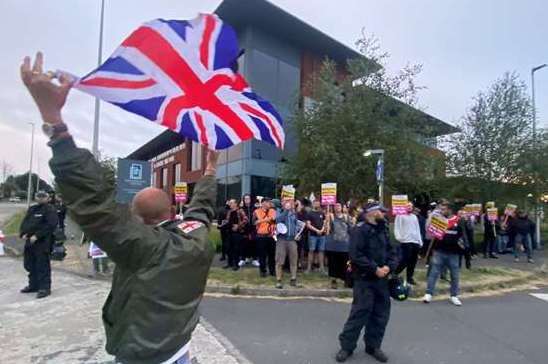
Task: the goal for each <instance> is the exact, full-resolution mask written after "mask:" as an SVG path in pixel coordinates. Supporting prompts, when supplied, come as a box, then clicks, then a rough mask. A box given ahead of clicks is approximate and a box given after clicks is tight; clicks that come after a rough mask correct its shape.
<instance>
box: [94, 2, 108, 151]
mask: <svg viewBox="0 0 548 364" xmlns="http://www.w3.org/2000/svg"><path fill="white" fill-rule="evenodd" d="M104 20H105V0H101V20H100V25H99V49H98V52H97V53H98V54H97V66H100V65H101V63H102V62H103V26H104ZM100 108H101V103H100V101H99V98H98V97H96V98H95V115H94V120H93V141H92V153H93V156H94V157H95V158H96V159H99V113H100Z"/></svg>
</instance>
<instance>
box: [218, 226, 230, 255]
mask: <svg viewBox="0 0 548 364" xmlns="http://www.w3.org/2000/svg"><path fill="white" fill-rule="evenodd" d="M219 232H220V233H221V256H222V257H223V258H226V257H227V256H228V247H229V245H230V232H228V231H227V230H226V229H220V230H219Z"/></svg>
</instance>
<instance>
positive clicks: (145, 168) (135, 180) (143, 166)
mask: <svg viewBox="0 0 548 364" xmlns="http://www.w3.org/2000/svg"><path fill="white" fill-rule="evenodd" d="M150 181H151V166H150V162H147V161H138V160H131V159H118V177H117V179H116V201H117V202H119V203H130V202H131V200H133V197H134V196H135V195H136V194H137V192H139V191H141V190H142V189H143V188H146V187H149V186H150Z"/></svg>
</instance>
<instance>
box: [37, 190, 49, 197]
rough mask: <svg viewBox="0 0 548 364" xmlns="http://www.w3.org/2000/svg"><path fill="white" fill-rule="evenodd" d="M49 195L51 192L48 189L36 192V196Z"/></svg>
mask: <svg viewBox="0 0 548 364" xmlns="http://www.w3.org/2000/svg"><path fill="white" fill-rule="evenodd" d="M46 197H49V194H48V193H47V192H46V191H38V192H36V198H46Z"/></svg>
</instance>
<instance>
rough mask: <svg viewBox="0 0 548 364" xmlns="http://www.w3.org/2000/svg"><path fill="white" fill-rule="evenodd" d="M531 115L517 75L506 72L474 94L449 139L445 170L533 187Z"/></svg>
mask: <svg viewBox="0 0 548 364" xmlns="http://www.w3.org/2000/svg"><path fill="white" fill-rule="evenodd" d="M531 113H532V109H531V103H530V99H529V96H528V94H527V88H526V86H525V83H524V82H523V81H522V80H520V78H519V76H518V75H517V74H516V73H515V72H512V73H510V72H507V73H505V74H504V75H503V76H502V77H501V78H499V79H498V80H496V81H495V82H494V83H493V84H492V85H491V86H490V87H489V88H488V89H487V90H486V91H484V92H479V93H478V94H477V95H476V97H475V98H474V102H473V104H472V106H471V107H470V109H469V110H468V112H467V113H466V115H464V116H463V118H462V120H461V122H460V125H459V126H460V129H461V133H459V134H455V135H453V136H451V137H450V138H449V139H448V143H447V153H448V156H449V166H448V167H449V171H450V172H451V173H452V174H455V175H461V176H466V177H472V178H477V179H479V180H483V181H496V182H504V183H513V184H528V183H531V182H532V179H533V173H532V172H533V170H534V166H533V164H532V163H531V161H532V160H533V159H532V158H530V156H531V155H532V152H533V150H532V148H533V139H532V119H531V115H532V114H531ZM495 193H496V191H492V193H491V196H493V195H494V194H495Z"/></svg>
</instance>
